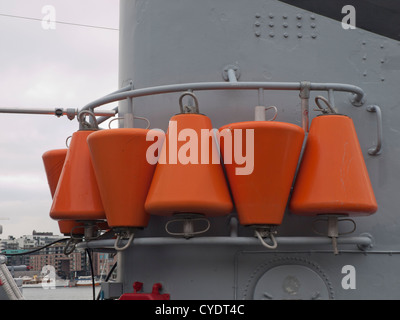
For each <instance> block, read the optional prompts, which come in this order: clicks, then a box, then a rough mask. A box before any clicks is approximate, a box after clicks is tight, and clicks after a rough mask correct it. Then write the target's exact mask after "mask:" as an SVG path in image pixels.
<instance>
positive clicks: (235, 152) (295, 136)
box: [219, 107, 304, 226]
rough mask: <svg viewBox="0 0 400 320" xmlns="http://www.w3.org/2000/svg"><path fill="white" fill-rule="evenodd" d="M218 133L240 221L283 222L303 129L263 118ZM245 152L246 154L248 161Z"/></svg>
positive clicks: (226, 128) (271, 223)
mask: <svg viewBox="0 0 400 320" xmlns="http://www.w3.org/2000/svg"><path fill="white" fill-rule="evenodd" d="M258 108H259V107H256V112H257V109H258ZM256 114H257V113H256ZM219 133H220V149H221V154H222V157H223V160H224V166H225V169H226V174H227V177H228V180H229V185H230V188H231V191H232V196H233V200H234V203H235V206H236V209H237V213H238V218H239V222H240V223H241V224H242V225H267V226H273V225H275V226H276V225H280V224H281V222H282V219H283V215H284V212H285V208H286V205H287V201H288V197H289V193H290V189H291V186H292V182H293V178H294V175H295V171H296V167H297V164H298V160H299V156H300V152H301V148H302V144H303V139H304V130H303V129H302V128H300V127H299V126H297V125H294V124H290V123H283V122H273V121H264V120H263V121H246V122H238V123H232V124H228V125H225V126H223V127H221V128H220V129H219ZM243 154H246V162H245V163H244V161H243V159H242V157H243V156H242V155H243ZM246 167H247V170H244V169H245V168H246Z"/></svg>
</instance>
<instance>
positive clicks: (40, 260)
mask: <svg viewBox="0 0 400 320" xmlns="http://www.w3.org/2000/svg"><path fill="white" fill-rule="evenodd" d="M59 239H62V237H60V236H54V235H53V234H52V233H51V232H36V231H33V232H32V235H24V236H22V237H20V238H18V239H16V238H14V237H13V236H9V237H8V238H7V239H5V240H1V241H0V253H2V254H4V255H6V256H7V255H8V256H7V265H9V266H18V265H26V266H28V267H29V270H30V272H31V273H32V272H36V273H37V274H40V272H41V271H42V269H43V267H44V266H46V265H51V266H54V268H55V270H56V274H57V275H58V276H59V277H60V278H64V279H74V278H76V277H78V276H81V275H89V274H90V272H91V268H90V266H89V259H88V257H87V254H86V252H85V251H83V250H79V249H75V251H74V252H73V253H71V254H69V255H68V256H67V255H65V254H64V247H65V244H66V243H65V242H60V243H56V244H54V245H51V246H49V247H46V248H43V249H42V250H39V251H35V249H39V248H42V247H44V246H46V245H48V244H50V243H53V242H55V241H57V240H59ZM31 251H34V252H32V253H27V252H31ZM115 260H116V258H115V257H114V256H113V255H111V254H109V253H99V252H94V253H93V254H92V264H93V272H94V275H95V276H96V277H100V276H102V277H103V278H105V277H106V276H107V274H108V273H109V271H110V270H111V268H112V266H113V265H114V263H115Z"/></svg>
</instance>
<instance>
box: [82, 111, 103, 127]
mask: <svg viewBox="0 0 400 320" xmlns="http://www.w3.org/2000/svg"><path fill="white" fill-rule="evenodd" d="M85 115H89V116H91V117H92V118H93V124H91V123H89V122H87V121H86V120H85ZM78 122H79V130H93V129H96V130H97V129H98V128H99V124H98V122H97V119H96V116H95V115H94V113H93V112H92V111H90V110H82V111H81V112H79V114H78Z"/></svg>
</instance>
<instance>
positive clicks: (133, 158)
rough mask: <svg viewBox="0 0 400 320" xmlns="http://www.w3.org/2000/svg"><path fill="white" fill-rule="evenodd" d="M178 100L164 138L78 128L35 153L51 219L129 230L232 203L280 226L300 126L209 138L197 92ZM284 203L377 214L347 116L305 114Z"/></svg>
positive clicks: (254, 220)
mask: <svg viewBox="0 0 400 320" xmlns="http://www.w3.org/2000/svg"><path fill="white" fill-rule="evenodd" d="M185 95H191V96H192V97H193V98H194V99H195V102H196V106H195V108H188V107H187V106H186V107H185V108H183V107H182V97H183V96H185ZM182 97H181V99H180V104H181V113H180V114H178V115H175V116H173V117H172V118H171V119H170V126H169V128H168V131H167V133H166V134H165V135H163V134H160V131H157V130H148V129H138V128H124V129H122V128H121V129H109V130H96V129H95V128H90V127H89V128H81V130H79V131H77V132H75V133H74V134H73V136H72V139H71V143H70V146H69V148H68V149H62V150H51V151H48V152H46V153H45V154H44V155H43V161H44V163H45V169H46V174H47V178H48V182H49V185H50V189H51V194H52V196H53V204H52V207H51V210H50V216H51V218H53V219H55V220H58V221H59V224H60V230H62V232H63V233H65V234H68V233H69V232H71V231H72V230H74V231H77V232H78V231H79V232H81V233H82V229H81V227H82V226H84V222H86V221H95V223H96V224H97V225H99V224H98V223H99V222H103V226H102V227H100V226H99V228H105V229H107V228H112V229H114V231H116V232H117V233H118V232H122V231H127V232H128V233H132V234H133V230H134V229H135V228H144V227H146V226H147V225H148V222H149V216H150V215H161V216H174V215H177V214H179V213H182V214H193V215H196V216H198V215H200V216H204V217H213V216H221V215H227V214H229V213H231V212H232V211H233V208H234V206H235V208H236V211H237V214H238V218H239V221H240V223H241V224H242V225H246V226H250V225H251V226H254V227H255V228H256V230H263V229H267V230H268V228H270V227H271V226H278V225H280V224H281V223H282V219H283V216H284V212H285V209H286V206H287V204H288V199H289V195H290V191H291V187H292V185H293V181H294V177H295V174H296V168H297V166H298V164H299V159H300V155H301V150H302V146H303V141H304V137H305V132H304V130H303V129H302V128H300V127H299V126H297V125H294V124H289V123H284V122H274V121H266V120H265V119H261V121H247V122H239V123H232V124H229V125H226V126H223V127H222V128H220V129H219V130H218V132H217V134H216V135H213V132H214V131H213V128H212V124H211V120H210V119H209V118H208V117H207V116H205V115H203V114H200V113H199V112H198V105H197V99H196V98H195V96H194V95H193V94H192V93H184V94H183V95H182ZM258 120H259V119H258ZM218 142H219V143H218ZM155 146H158V148H155ZM150 150H151V151H152V152H153V156H154V154H156V156H155V161H154V157H153V158H152V160H151V159H149V151H150ZM155 150H156V152H155V153H154V151H155ZM244 152H245V154H243V153H244ZM220 156H221V159H222V162H223V163H220V161H219V160H220ZM157 159H158V160H157ZM224 168H225V172H224ZM289 205H290V209H291V211H292V212H293V213H295V214H299V215H320V214H323V215H325V214H328V215H329V214H340V215H361V214H365V215H366V214H371V213H373V212H375V211H376V210H377V205H376V200H375V197H374V194H373V190H372V187H371V183H370V181H369V177H368V172H367V170H366V166H365V163H364V159H363V156H362V153H361V149H360V146H359V143H358V139H357V135H356V132H355V130H354V125H353V123H352V120H351V119H350V118H349V117H347V116H343V115H337V114H331V113H327V114H325V115H321V116H319V117H316V118H314V119H313V121H312V123H311V127H310V132H309V134H308V138H307V143H306V146H305V151H304V155H303V158H302V161H301V164H300V167H299V171H298V175H297V179H296V182H295V185H294V190H293V194H292V198H291V201H290V204H289ZM105 221H106V224H107V225H106V226H105V227H104V222H105ZM260 240H261V239H260Z"/></svg>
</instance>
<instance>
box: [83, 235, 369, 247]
mask: <svg viewBox="0 0 400 320" xmlns="http://www.w3.org/2000/svg"><path fill="white" fill-rule="evenodd" d="M124 241H125V240H122V242H124ZM276 241H277V244H278V245H331V244H332V239H331V238H329V237H276ZM337 242H338V244H354V245H357V246H359V247H360V248H368V247H370V246H371V245H372V239H371V238H370V237H367V236H359V237H339V238H338V239H337ZM114 243H115V240H114V239H106V240H94V241H88V242H81V243H79V244H78V245H77V247H81V248H114ZM152 245H159V246H170V245H230V246H232V245H236V246H260V245H261V244H260V241H259V240H258V239H257V238H252V237H197V238H190V239H183V238H173V237H146V238H135V239H134V240H133V243H132V246H152Z"/></svg>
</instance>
